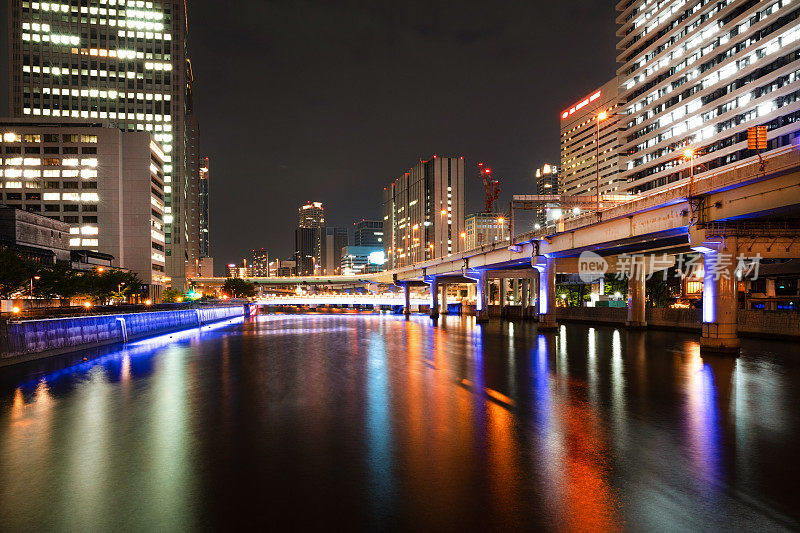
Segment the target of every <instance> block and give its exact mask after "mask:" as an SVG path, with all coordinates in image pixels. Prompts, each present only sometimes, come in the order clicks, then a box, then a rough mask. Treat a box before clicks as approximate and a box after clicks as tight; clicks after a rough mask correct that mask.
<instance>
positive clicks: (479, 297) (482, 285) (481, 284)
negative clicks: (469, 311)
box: [475, 270, 489, 323]
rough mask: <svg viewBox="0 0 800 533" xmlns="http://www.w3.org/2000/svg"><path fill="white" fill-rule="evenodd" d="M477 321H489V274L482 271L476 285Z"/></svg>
mask: <svg viewBox="0 0 800 533" xmlns="http://www.w3.org/2000/svg"><path fill="white" fill-rule="evenodd" d="M475 291H476V293H475V321H476V322H479V323H480V322H488V321H489V273H488V272H487V271H486V270H481V271H480V274H479V276H478V279H477V280H476V284H475Z"/></svg>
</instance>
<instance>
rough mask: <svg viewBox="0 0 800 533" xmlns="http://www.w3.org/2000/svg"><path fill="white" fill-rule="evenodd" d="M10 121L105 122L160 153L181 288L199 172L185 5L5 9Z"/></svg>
mask: <svg viewBox="0 0 800 533" xmlns="http://www.w3.org/2000/svg"><path fill="white" fill-rule="evenodd" d="M8 6H9V11H8V13H9V16H8V24H9V27H8V35H9V47H8V48H9V81H10V90H9V111H10V113H11V115H12V116H14V117H29V116H30V117H40V116H41V117H73V118H89V119H94V120H98V119H99V120H107V121H109V122H110V123H111V124H112V125H113V126H115V127H117V128H120V129H122V130H125V131H141V132H148V133H150V134H152V135H153V137H154V138H155V140H156V141H157V142H158V143H160V144H161V146H162V147H163V150H164V153H165V161H164V196H165V203H166V210H167V212H166V214H165V215H164V230H165V235H166V250H165V254H164V255H165V258H166V270H167V274H168V275H169V276H171V277H172V283H173V285H175V286H177V287H182V286H183V285H184V279H185V271H186V263H187V262H188V261H189V259H190V255H189V254H190V251H192V253H194V252H193V250H195V247H196V243H195V241H196V239H197V233H196V232H195V231H194V229H195V228H196V226H197V224H196V223H195V222H194V221H193V218H194V217H196V215H197V212H196V209H193V208H191V207H190V203H191V202H192V201H193V199H194V198H196V188H197V185H196V180H197V172H195V169H197V168H199V164H198V163H197V161H194V160H192V158H195V159H196V157H198V154H197V150H196V146H197V138H198V131H197V123H196V121H194V119H193V117H192V85H193V83H192V75H191V64H190V61H189V53H188V46H187V20H186V8H187V6H186V2H185V0H184V1H179V0H171V1H168V0H161V1H153V2H151V1H148V2H142V1H140V0H135V1H134V0H92V1H86V0H82V1H80V2H78V1H75V0H69V1H66V0H65V1H63V2H49V3H48V2H30V1H27V0H9V1H8Z"/></svg>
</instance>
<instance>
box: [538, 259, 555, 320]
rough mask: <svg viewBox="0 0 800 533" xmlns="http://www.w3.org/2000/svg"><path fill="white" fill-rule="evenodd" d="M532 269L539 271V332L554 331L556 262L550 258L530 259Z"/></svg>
mask: <svg viewBox="0 0 800 533" xmlns="http://www.w3.org/2000/svg"><path fill="white" fill-rule="evenodd" d="M532 263H533V265H532V266H533V268H535V269H536V270H538V271H539V301H538V307H539V309H538V317H539V330H540V331H546V330H551V329H556V328H557V327H558V322H556V261H555V259H553V258H551V257H546V256H537V257H535V258H533V259H532Z"/></svg>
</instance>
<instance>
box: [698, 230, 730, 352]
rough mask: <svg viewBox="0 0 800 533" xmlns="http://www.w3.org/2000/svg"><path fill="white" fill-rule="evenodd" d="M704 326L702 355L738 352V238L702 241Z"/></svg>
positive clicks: (700, 247)
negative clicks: (704, 353)
mask: <svg viewBox="0 0 800 533" xmlns="http://www.w3.org/2000/svg"><path fill="white" fill-rule="evenodd" d="M693 248H694V249H695V250H697V251H699V252H702V253H703V265H704V273H703V324H702V328H703V329H702V336H701V337H700V351H701V352H723V353H739V337H738V333H737V327H736V326H737V323H736V311H737V307H738V302H737V300H736V273H735V269H736V263H737V261H736V256H737V243H736V238H735V237H726V238H725V239H724V240H720V241H710V242H708V241H707V242H703V245H702V246H698V247H694V246H693Z"/></svg>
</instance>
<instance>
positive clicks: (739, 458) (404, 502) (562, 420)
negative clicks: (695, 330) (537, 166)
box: [0, 315, 800, 531]
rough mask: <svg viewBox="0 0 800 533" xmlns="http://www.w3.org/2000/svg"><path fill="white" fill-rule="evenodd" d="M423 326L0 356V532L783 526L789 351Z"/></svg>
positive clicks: (507, 326) (252, 334)
mask: <svg viewBox="0 0 800 533" xmlns="http://www.w3.org/2000/svg"><path fill="white" fill-rule="evenodd" d="M434 324H435V323H432V322H431V321H430V320H429V319H427V318H423V317H412V318H411V320H410V321H406V320H404V319H403V317H396V316H392V315H277V316H266V317H259V319H258V320H257V321H254V322H249V323H241V322H239V323H233V324H228V325H225V326H222V327H216V328H205V329H204V331H203V333H202V334H199V333H198V331H197V330H193V331H191V332H185V333H183V334H176V335H174V336H173V337H172V338H170V337H169V336H166V337H161V338H158V339H152V340H148V341H143V342H138V343H132V344H130V345H128V346H126V347H125V348H124V349H121V350H120V349H114V350H106V351H105V352H102V353H101V354H100V356H101V357H99V358H98V359H90V360H89V361H87V362H85V363H80V364H78V365H75V366H71V367H68V368H66V369H63V370H53V369H54V368H57V367H55V365H56V364H58V363H56V362H55V361H52V360H51V361H47V362H39V363H34V364H32V365H27V366H24V367H12V368H5V369H2V370H0V480H1V482H2V485H1V486H0V529H2V530H4V531H10V530H38V531H41V530H54V529H55V530H72V531H97V530H128V529H139V530H149V531H168V530H192V529H223V528H225V529H229V528H235V527H241V526H259V527H261V528H270V527H272V528H274V529H277V528H278V526H283V525H286V524H293V525H294V526H296V528H302V527H305V526H314V527H316V528H319V529H323V528H324V529H332V530H338V529H339V527H338V526H340V525H346V526H353V527H355V528H359V529H362V528H366V529H409V528H414V529H427V530H431V529H440V530H465V529H467V530H476V529H522V528H529V529H531V528H537V527H539V528H541V527H547V528H551V529H584V530H585V529H592V530H600V529H619V528H628V529H635V530H644V529H647V530H671V531H675V530H705V531H708V530H730V529H732V528H738V529H740V530H767V529H768V530H776V529H796V528H797V527H798V520H799V519H800V496H798V486H800V348H798V345H797V344H795V343H789V342H770V341H764V340H744V341H743V348H742V355H741V357H740V358H738V359H734V358H728V357H719V358H701V357H700V353H699V347H698V343H697V337H696V336H695V335H691V334H681V333H673V332H661V331H648V332H629V331H626V330H624V329H614V328H610V327H598V328H592V327H589V326H580V325H568V326H565V327H564V326H562V327H561V329H560V331H558V332H556V333H551V334H541V335H539V334H537V331H536V327H535V325H534V324H530V323H521V322H517V323H508V322H506V323H502V324H500V323H492V324H490V325H488V326H476V325H475V324H474V323H473V321H472V320H471V319H469V318H463V319H462V318H460V317H449V318H446V319H443V320H441V321H440V322H439V323H438V325H435V326H434ZM61 365H62V366H63V363H61Z"/></svg>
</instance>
